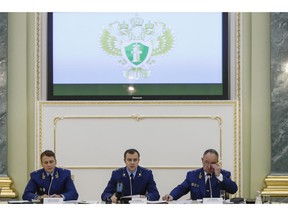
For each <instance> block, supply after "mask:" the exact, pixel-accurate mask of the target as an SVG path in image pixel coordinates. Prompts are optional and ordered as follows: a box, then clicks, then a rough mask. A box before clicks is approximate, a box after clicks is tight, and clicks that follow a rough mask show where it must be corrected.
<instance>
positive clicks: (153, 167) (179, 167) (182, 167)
mask: <svg viewBox="0 0 288 216" xmlns="http://www.w3.org/2000/svg"><path fill="white" fill-rule="evenodd" d="M61 167H63V166H61ZM121 167H123V166H65V167H63V168H66V169H71V170H72V169H118V168H121ZM145 168H148V169H185V170H194V169H199V168H201V167H199V166H145Z"/></svg>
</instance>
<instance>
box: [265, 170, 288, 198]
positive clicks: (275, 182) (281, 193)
mask: <svg viewBox="0 0 288 216" xmlns="http://www.w3.org/2000/svg"><path fill="white" fill-rule="evenodd" d="M264 181H265V184H266V188H264V189H263V190H262V191H261V195H270V196H273V197H287V196H288V176H271V175H270V176H267V177H266V178H265V180H264Z"/></svg>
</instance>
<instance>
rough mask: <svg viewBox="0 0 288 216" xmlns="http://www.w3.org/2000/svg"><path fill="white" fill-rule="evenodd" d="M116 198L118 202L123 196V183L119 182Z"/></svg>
mask: <svg viewBox="0 0 288 216" xmlns="http://www.w3.org/2000/svg"><path fill="white" fill-rule="evenodd" d="M115 196H116V197H117V200H120V198H121V197H122V196H123V183H122V182H117V185H116V193H115Z"/></svg>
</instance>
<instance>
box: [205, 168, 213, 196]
mask: <svg viewBox="0 0 288 216" xmlns="http://www.w3.org/2000/svg"><path fill="white" fill-rule="evenodd" d="M206 176H207V180H206V196H205V197H212V196H211V195H212V191H210V190H211V188H210V186H211V174H207V175H206Z"/></svg>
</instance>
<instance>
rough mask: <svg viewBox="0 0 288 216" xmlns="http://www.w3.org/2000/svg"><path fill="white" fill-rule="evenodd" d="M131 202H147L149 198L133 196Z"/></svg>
mask: <svg viewBox="0 0 288 216" xmlns="http://www.w3.org/2000/svg"><path fill="white" fill-rule="evenodd" d="M129 203H130V204H147V198H146V197H141V196H132V199H131V200H130V201H129Z"/></svg>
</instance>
